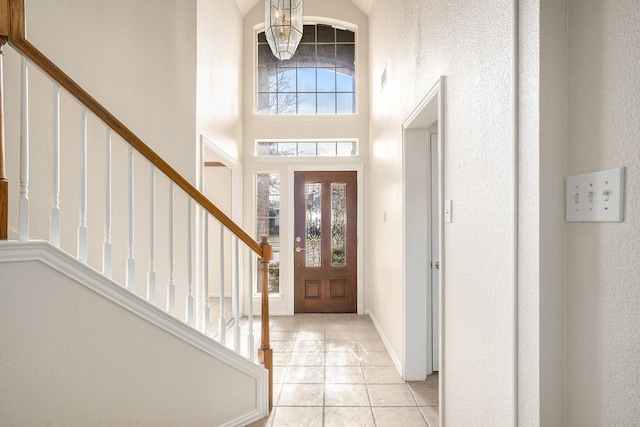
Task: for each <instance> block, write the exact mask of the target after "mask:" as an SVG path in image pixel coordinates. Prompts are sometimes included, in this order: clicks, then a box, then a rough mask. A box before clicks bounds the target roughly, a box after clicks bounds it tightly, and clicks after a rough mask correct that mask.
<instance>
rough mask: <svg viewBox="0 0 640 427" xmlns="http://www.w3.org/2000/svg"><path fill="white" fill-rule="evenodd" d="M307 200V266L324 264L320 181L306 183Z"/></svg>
mask: <svg viewBox="0 0 640 427" xmlns="http://www.w3.org/2000/svg"><path fill="white" fill-rule="evenodd" d="M305 200H306V216H305V218H306V227H305V229H306V238H307V239H306V242H307V246H306V257H305V258H306V266H307V267H312V268H313V267H321V265H322V202H321V200H322V185H321V184H320V183H318V182H312V183H307V184H305Z"/></svg>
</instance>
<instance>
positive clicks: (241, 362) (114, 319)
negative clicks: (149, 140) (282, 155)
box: [0, 0, 273, 426]
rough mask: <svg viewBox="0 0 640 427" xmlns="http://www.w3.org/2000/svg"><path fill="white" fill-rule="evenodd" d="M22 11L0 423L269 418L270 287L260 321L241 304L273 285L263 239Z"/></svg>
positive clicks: (5, 234) (2, 173)
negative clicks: (31, 26)
mask: <svg viewBox="0 0 640 427" xmlns="http://www.w3.org/2000/svg"><path fill="white" fill-rule="evenodd" d="M24 1H25V0H0V50H4V51H5V52H7V67H8V68H9V69H11V70H18V69H19V75H20V79H19V80H20V82H19V84H16V81H15V79H13V80H12V79H9V80H8V81H9V82H10V86H7V88H6V89H7V90H5V87H3V86H2V85H0V101H1V102H0V316H1V322H0V324H1V326H0V342H2V346H3V348H4V350H3V351H2V354H0V375H2V378H3V382H2V385H0V424H8V425H32V424H36V425H41V424H52V425H70V424H74V425H116V424H118V425H132V424H133V425H229V426H231V425H245V424H247V423H250V422H252V421H255V420H257V419H259V418H262V417H265V416H267V415H268V412H269V410H270V409H271V407H272V384H273V368H272V350H271V348H270V345H269V317H268V316H269V305H268V294H267V293H266V290H267V289H268V286H262V289H263V290H264V291H263V292H262V304H261V310H260V313H259V314H260V317H259V318H258V317H255V316H254V313H253V306H252V304H251V303H250V301H251V300H252V297H253V294H254V292H255V291H254V290H255V283H254V282H255V279H256V278H257V276H258V275H261V279H262V283H268V263H269V261H270V260H271V258H272V248H271V245H270V244H269V241H268V239H267V237H266V236H265V237H263V238H262V240H261V241H260V242H258V241H255V240H253V239H252V238H251V237H250V236H249V235H248V234H247V233H246V232H244V231H243V229H242V228H241V227H239V226H238V225H237V224H235V223H234V222H233V221H232V220H231V219H230V218H228V217H227V216H226V215H225V214H224V213H223V212H222V211H221V210H220V209H218V208H217V207H216V206H215V205H214V204H213V203H211V202H210V201H209V200H208V199H207V198H206V197H204V196H203V194H202V193H201V192H200V191H198V190H197V189H196V188H195V187H194V186H193V185H192V184H191V183H190V182H189V181H187V180H186V179H185V178H184V177H182V176H181V175H180V174H179V173H177V172H176V171H175V170H174V169H173V168H172V167H171V166H170V164H169V162H167V161H166V160H164V159H163V158H161V157H160V156H159V155H158V154H156V153H155V152H154V151H153V150H152V149H151V148H149V146H148V145H147V144H145V143H144V142H143V141H142V140H141V139H140V138H138V137H137V136H136V135H135V134H134V133H133V132H131V131H130V130H129V129H128V128H127V127H126V126H125V125H124V124H123V123H122V122H120V121H119V120H118V119H117V118H116V117H115V116H114V115H113V114H111V113H110V112H109V111H108V110H106V109H105V108H104V107H103V106H102V105H100V103H99V102H98V101H97V100H95V99H94V98H93V97H91V95H89V94H88V93H87V92H86V91H85V90H84V89H83V88H81V87H80V86H79V85H78V84H77V83H75V82H74V81H73V80H72V79H71V78H70V77H69V76H68V75H67V74H65V73H64V72H63V71H62V70H61V69H59V68H58V67H57V66H56V65H55V64H54V63H52V62H51V61H50V60H49V59H48V58H47V57H46V56H45V55H44V54H43V53H42V52H40V51H39V50H38V49H37V48H36V47H35V46H34V45H32V44H31V43H30V42H29V41H28V40H27V38H26V33H25V14H24V11H25V4H24ZM7 45H8V46H10V47H11V49H9V48H8V47H7ZM3 57H4V55H0V82H3V81H5V77H4V75H3V73H4V69H5V64H4V61H3V59H2V58H3ZM16 74H17V73H16ZM43 82H44V83H43ZM34 105H36V106H37V107H38V108H34V107H33V106H34ZM42 105H47V106H51V107H47V108H41V106H42ZM5 107H6V112H5ZM6 118H9V119H7V120H5V119H6ZM45 123H46V125H45ZM51 123H52V125H51ZM45 134H46V135H47V136H46V137H45V136H43V135H45ZM34 135H35V138H34ZM5 136H6V139H5ZM229 265H230V266H231V268H229ZM214 293H215V294H217V296H218V297H219V301H220V307H219V309H218V310H217V313H218V314H216V316H217V317H218V318H217V319H213V320H212V319H211V313H212V309H211V307H210V304H209V296H210V295H211V294H214ZM229 298H230V299H229ZM225 301H231V304H232V309H231V316H232V318H231V319H230V318H228V317H227V316H229V314H228V313H229V310H228V309H226V307H225ZM244 301H249V303H248V304H245V303H244ZM212 324H213V325H218V327H217V330H213V328H212V326H211V325H212ZM254 332H255V333H254ZM258 332H259V333H260V335H259V338H258V337H257V335H258ZM256 347H259V348H258V349H257V352H256Z"/></svg>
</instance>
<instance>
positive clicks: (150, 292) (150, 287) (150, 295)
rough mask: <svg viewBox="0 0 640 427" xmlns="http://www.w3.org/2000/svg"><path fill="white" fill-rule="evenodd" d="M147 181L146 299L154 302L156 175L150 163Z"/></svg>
mask: <svg viewBox="0 0 640 427" xmlns="http://www.w3.org/2000/svg"><path fill="white" fill-rule="evenodd" d="M149 181H150V183H151V184H150V185H151V188H150V189H149V191H150V192H151V196H150V198H151V200H150V207H149V212H150V214H149V274H148V275H147V301H149V302H150V303H152V304H155V303H156V266H155V262H156V260H155V258H156V251H155V246H156V176H155V166H153V165H150V176H149Z"/></svg>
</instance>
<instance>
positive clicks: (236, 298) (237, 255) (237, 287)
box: [233, 236, 241, 354]
mask: <svg viewBox="0 0 640 427" xmlns="http://www.w3.org/2000/svg"><path fill="white" fill-rule="evenodd" d="M235 240H236V251H235V264H236V268H235V274H236V280H235V286H234V289H233V300H234V301H233V311H234V312H235V313H233V315H234V321H235V326H234V341H233V343H234V350H235V351H236V353H238V354H240V344H241V342H240V339H241V330H240V240H239V239H238V237H237V236H236V239H235Z"/></svg>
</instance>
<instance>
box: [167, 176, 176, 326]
mask: <svg viewBox="0 0 640 427" xmlns="http://www.w3.org/2000/svg"><path fill="white" fill-rule="evenodd" d="M173 204H174V195H173V181H171V182H170V184H169V283H168V284H167V313H169V314H171V315H172V316H173V315H175V313H176V285H175V282H174V256H173Z"/></svg>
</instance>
